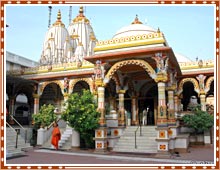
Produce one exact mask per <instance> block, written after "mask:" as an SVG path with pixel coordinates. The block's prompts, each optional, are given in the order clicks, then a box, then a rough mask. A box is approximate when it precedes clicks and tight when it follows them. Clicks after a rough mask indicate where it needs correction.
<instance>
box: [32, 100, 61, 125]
mask: <svg viewBox="0 0 220 170" xmlns="http://www.w3.org/2000/svg"><path fill="white" fill-rule="evenodd" d="M54 109H55V107H54V106H53V105H51V104H49V105H45V104H44V105H43V106H41V108H40V111H39V113H38V114H33V115H32V120H33V121H34V126H35V128H36V129H39V128H40V127H41V126H42V127H46V126H49V125H50V124H51V123H52V122H53V121H55V120H56V119H57V116H56V115H55V114H54Z"/></svg>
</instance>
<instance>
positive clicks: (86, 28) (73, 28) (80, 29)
mask: <svg viewBox="0 0 220 170" xmlns="http://www.w3.org/2000/svg"><path fill="white" fill-rule="evenodd" d="M83 12H84V11H83V7H80V9H79V14H78V15H77V16H76V17H75V18H74V19H73V20H72V22H71V24H70V25H69V27H68V32H69V34H70V38H71V39H70V42H71V44H72V46H73V52H74V53H75V52H76V51H77V55H78V50H77V48H81V46H83V50H84V51H81V53H82V54H80V55H81V57H83V58H84V56H85V55H87V56H90V55H92V54H93V48H94V47H95V43H96V37H95V33H94V31H93V28H92V26H91V25H90V21H89V20H88V19H87V18H86V16H85V15H84V13H83ZM76 58H77V56H76ZM83 58H82V59H83Z"/></svg>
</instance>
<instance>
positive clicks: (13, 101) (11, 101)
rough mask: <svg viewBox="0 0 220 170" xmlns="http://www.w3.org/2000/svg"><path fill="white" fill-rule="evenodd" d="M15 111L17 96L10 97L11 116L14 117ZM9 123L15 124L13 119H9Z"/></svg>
mask: <svg viewBox="0 0 220 170" xmlns="http://www.w3.org/2000/svg"><path fill="white" fill-rule="evenodd" d="M14 109H15V96H13V97H12V96H10V97H9V114H10V115H11V116H12V117H13V115H14ZM9 123H10V124H14V120H13V118H11V117H9Z"/></svg>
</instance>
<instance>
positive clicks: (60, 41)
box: [40, 10, 72, 65]
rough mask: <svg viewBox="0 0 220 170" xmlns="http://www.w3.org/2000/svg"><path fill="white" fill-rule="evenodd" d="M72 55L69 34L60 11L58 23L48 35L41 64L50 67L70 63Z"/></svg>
mask: <svg viewBox="0 0 220 170" xmlns="http://www.w3.org/2000/svg"><path fill="white" fill-rule="evenodd" d="M67 47H68V48H67ZM67 54H68V55H67ZM71 55H72V54H71V45H70V43H69V33H68V30H67V29H66V28H65V25H64V24H63V22H62V21H61V12H60V10H59V11H58V14H57V20H56V22H55V23H54V24H53V25H52V26H51V27H50V28H49V29H48V31H47V33H46V36H45V39H44V44H43V51H42V55H41V59H40V63H41V64H43V65H45V64H47V65H48V64H58V63H63V62H68V61H69V60H70V57H71Z"/></svg>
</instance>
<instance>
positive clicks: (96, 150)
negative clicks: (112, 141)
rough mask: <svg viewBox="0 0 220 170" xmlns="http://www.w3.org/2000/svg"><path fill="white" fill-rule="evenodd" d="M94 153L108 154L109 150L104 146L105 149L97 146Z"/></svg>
mask: <svg viewBox="0 0 220 170" xmlns="http://www.w3.org/2000/svg"><path fill="white" fill-rule="evenodd" d="M94 153H97V154H107V153H108V150H107V148H104V149H98V148H96V149H95V151H94Z"/></svg>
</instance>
